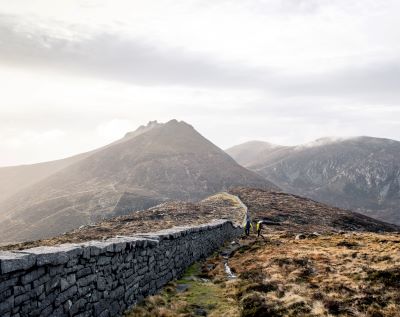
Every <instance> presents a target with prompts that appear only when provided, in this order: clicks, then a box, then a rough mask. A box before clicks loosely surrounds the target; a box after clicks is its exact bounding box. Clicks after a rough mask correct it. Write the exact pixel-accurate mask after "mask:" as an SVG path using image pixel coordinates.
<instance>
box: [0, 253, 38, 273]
mask: <svg viewBox="0 0 400 317" xmlns="http://www.w3.org/2000/svg"><path fill="white" fill-rule="evenodd" d="M35 260H36V259H35V257H34V256H33V255H31V254H26V253H21V252H9V251H0V272H1V274H6V273H10V272H15V271H19V270H28V269H30V268H31V267H33V266H34V265H35Z"/></svg>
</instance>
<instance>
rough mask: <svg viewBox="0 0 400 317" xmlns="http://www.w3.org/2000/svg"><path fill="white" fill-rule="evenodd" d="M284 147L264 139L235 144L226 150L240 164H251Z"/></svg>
mask: <svg viewBox="0 0 400 317" xmlns="http://www.w3.org/2000/svg"><path fill="white" fill-rule="evenodd" d="M282 148H285V147H284V146H282V145H276V144H272V143H268V142H263V141H249V142H246V143H242V144H240V145H236V146H233V147H231V148H229V149H227V150H226V152H227V153H228V154H229V155H230V156H232V157H233V158H234V159H235V160H236V161H237V162H238V163H239V164H241V165H243V166H251V165H254V164H256V163H257V162H259V161H260V160H261V161H264V160H265V159H266V156H268V155H270V154H271V153H274V152H276V151H278V150H280V149H282Z"/></svg>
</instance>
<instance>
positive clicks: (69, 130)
mask: <svg viewBox="0 0 400 317" xmlns="http://www.w3.org/2000/svg"><path fill="white" fill-rule="evenodd" d="M399 15H400V1H398V0H352V1H349V0H249V1H245V0H232V1H228V0H198V1H196V0H151V1H144V0H113V1H111V0H110V1H106V0H93V1H91V0H57V1H54V0H26V1H24V0H13V1H10V0H0V87H1V90H0V91H1V93H0V98H1V102H0V166H6V165H16V164H23V163H33V162H40V161H46V160H53V159H57V158H62V157H66V156H69V155H72V154H76V153H79V152H82V151H87V150H90V149H93V148H96V147H99V146H101V145H104V144H106V143H109V142H111V141H113V140H115V139H118V138H120V137H122V136H123V135H124V134H125V133H126V132H127V131H130V130H134V129H136V128H137V127H138V126H139V125H142V124H146V123H147V121H150V120H158V121H161V122H163V121H167V120H170V119H173V118H176V119H178V120H184V121H186V122H188V123H190V124H192V125H193V126H194V127H195V128H196V129H197V130H198V131H199V132H200V133H202V134H203V135H204V136H205V137H207V138H209V139H210V140H211V141H213V142H214V143H215V144H217V145H218V146H220V147H222V148H226V147H229V146H232V145H235V144H238V143H241V142H244V141H248V140H254V139H258V140H265V141H270V142H274V143H279V144H299V143H305V142H309V141H311V140H313V139H316V138H319V137H323V136H355V135H371V136H377V137H387V138H393V139H397V140H400V41H399V39H400V19H399Z"/></svg>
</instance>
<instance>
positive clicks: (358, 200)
mask: <svg viewBox="0 0 400 317" xmlns="http://www.w3.org/2000/svg"><path fill="white" fill-rule="evenodd" d="M240 148H242V149H247V148H248V146H247V145H246V144H245V145H244V146H243V147H242V146H240V145H239V146H237V147H235V151H232V150H231V149H229V150H227V152H228V153H229V154H230V155H231V156H232V157H233V158H235V159H236V160H237V161H238V162H239V163H242V164H243V165H244V166H246V167H248V168H250V169H252V170H254V171H256V172H258V173H259V174H261V175H263V176H265V177H266V178H268V179H269V180H271V181H272V182H274V183H275V184H277V185H278V186H279V187H280V188H282V189H283V190H284V191H287V192H290V193H294V194H298V195H302V196H306V197H309V198H312V199H315V200H318V201H321V202H325V203H328V204H331V205H334V206H337V207H341V208H347V209H352V210H354V211H358V212H360V213H363V214H365V215H368V216H371V217H374V218H377V219H381V220H384V221H387V222H392V223H396V224H400V142H398V141H394V140H389V139H379V138H372V137H355V138H348V139H332V138H323V139H318V140H316V141H314V142H311V143H309V144H305V145H300V146H292V147H277V148H274V149H265V150H264V151H262V152H261V153H259V152H258V151H254V152H253V158H249V157H250V156H251V155H250V150H249V151H248V153H247V156H248V157H247V158H246V160H243V159H242V157H241V156H239V155H237V153H239V149H240ZM246 162H251V163H246Z"/></svg>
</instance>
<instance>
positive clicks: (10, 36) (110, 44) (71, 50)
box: [0, 16, 269, 87]
mask: <svg viewBox="0 0 400 317" xmlns="http://www.w3.org/2000/svg"><path fill="white" fill-rule="evenodd" d="M17 26H18V19H17V18H15V17H10V16H0V39H1V43H0V44H1V49H0V58H1V60H2V61H3V63H4V62H7V63H14V64H18V65H20V66H27V65H28V66H36V67H48V68H57V69H60V68H61V69H62V70H63V71H67V72H78V73H81V74H84V75H89V76H95V77H104V78H107V79H114V80H121V81H127V82H133V83H136V84H141V85H176V84H178V85H192V86H206V87H214V86H217V87H221V86H222V87H236V86H240V87H252V86H254V85H257V82H259V81H260V80H266V77H268V76H269V75H267V74H266V73H265V70H264V71H263V72H260V71H259V70H257V69H249V68H246V67H243V68H241V67H235V66H234V67H232V66H229V67H227V66H224V65H223V63H222V62H219V61H213V60H211V59H207V58H205V57H202V56H198V55H196V54H193V53H189V52H186V51H184V50H181V49H162V48H159V47H157V46H154V45H152V44H150V43H147V42H145V41H143V40H138V39H136V40H133V39H125V38H122V37H120V36H118V35H117V34H113V33H98V34H92V35H89V36H88V37H87V38H86V39H81V40H67V39H64V38H60V37H55V36H51V35H48V34H46V33H45V32H43V31H42V32H41V31H40V30H35V32H27V31H21V30H19V29H18V27H17ZM261 77H262V78H261Z"/></svg>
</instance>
